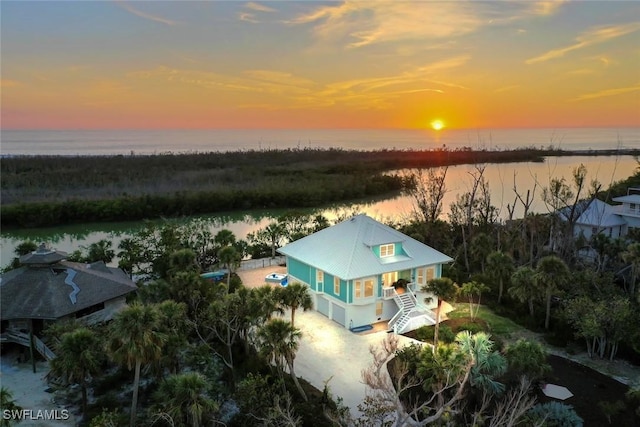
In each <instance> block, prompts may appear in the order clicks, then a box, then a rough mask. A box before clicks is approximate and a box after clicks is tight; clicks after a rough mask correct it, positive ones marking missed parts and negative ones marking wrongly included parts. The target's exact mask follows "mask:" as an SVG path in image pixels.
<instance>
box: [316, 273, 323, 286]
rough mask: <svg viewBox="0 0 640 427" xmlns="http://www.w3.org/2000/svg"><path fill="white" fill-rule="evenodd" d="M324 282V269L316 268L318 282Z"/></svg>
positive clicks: (319, 283)
mask: <svg viewBox="0 0 640 427" xmlns="http://www.w3.org/2000/svg"><path fill="white" fill-rule="evenodd" d="M323 282H324V271H322V270H316V283H317V284H318V285H321V284H322V283H323Z"/></svg>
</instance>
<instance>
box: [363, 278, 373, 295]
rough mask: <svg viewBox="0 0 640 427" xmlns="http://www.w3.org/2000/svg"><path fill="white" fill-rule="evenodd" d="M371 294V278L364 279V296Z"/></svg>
mask: <svg viewBox="0 0 640 427" xmlns="http://www.w3.org/2000/svg"><path fill="white" fill-rule="evenodd" d="M372 296H373V280H372V279H367V280H365V281H364V297H365V298H369V297H372Z"/></svg>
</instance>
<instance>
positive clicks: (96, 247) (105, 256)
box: [86, 239, 116, 264]
mask: <svg viewBox="0 0 640 427" xmlns="http://www.w3.org/2000/svg"><path fill="white" fill-rule="evenodd" d="M112 245H113V242H111V241H110V240H106V239H101V240H99V241H97V242H94V243H92V244H90V245H89V247H88V248H87V256H86V262H96V261H102V262H104V263H105V264H109V263H110V262H111V261H113V257H115V256H116V252H115V251H114V250H113V249H111V247H112Z"/></svg>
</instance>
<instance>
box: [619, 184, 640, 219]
mask: <svg viewBox="0 0 640 427" xmlns="http://www.w3.org/2000/svg"><path fill="white" fill-rule="evenodd" d="M613 201H614V202H619V203H622V204H621V205H618V206H614V208H615V211H616V214H617V215H618V216H620V217H621V218H622V219H624V221H625V222H626V223H627V225H628V226H629V228H640V188H629V189H627V195H626V196H622V197H614V198H613Z"/></svg>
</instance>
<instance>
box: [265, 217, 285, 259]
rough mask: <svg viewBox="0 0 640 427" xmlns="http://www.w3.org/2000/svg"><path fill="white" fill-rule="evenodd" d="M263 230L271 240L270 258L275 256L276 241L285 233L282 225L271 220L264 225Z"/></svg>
mask: <svg viewBox="0 0 640 427" xmlns="http://www.w3.org/2000/svg"><path fill="white" fill-rule="evenodd" d="M264 232H265V234H266V235H267V237H268V238H269V241H270V242H271V258H275V257H276V249H277V247H278V243H279V242H280V239H282V237H283V236H284V233H285V229H284V225H283V224H281V223H279V222H272V223H271V224H269V225H267V226H266V227H265V229H264Z"/></svg>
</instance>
